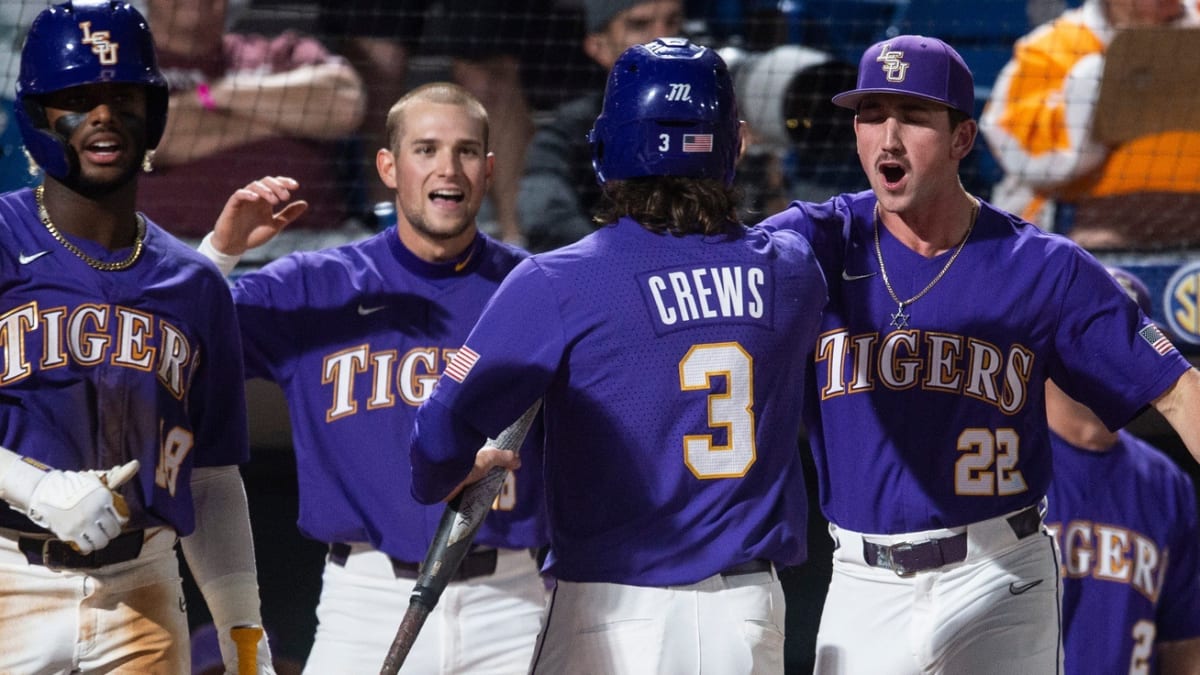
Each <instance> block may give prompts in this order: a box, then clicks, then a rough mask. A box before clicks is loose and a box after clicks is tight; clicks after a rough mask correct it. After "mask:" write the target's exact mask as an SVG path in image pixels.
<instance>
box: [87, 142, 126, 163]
mask: <svg viewBox="0 0 1200 675" xmlns="http://www.w3.org/2000/svg"><path fill="white" fill-rule="evenodd" d="M83 149H84V152H86V153H87V154H88V155H89V156H90V157H91V159H92V161H93V162H96V163H99V164H104V163H109V162H113V161H115V160H116V159H117V158H118V157H119V156H120V155H121V144H120V143H118V142H117V141H111V140H101V141H92V142H91V143H88V144H87V145H85V146H84V147H83Z"/></svg>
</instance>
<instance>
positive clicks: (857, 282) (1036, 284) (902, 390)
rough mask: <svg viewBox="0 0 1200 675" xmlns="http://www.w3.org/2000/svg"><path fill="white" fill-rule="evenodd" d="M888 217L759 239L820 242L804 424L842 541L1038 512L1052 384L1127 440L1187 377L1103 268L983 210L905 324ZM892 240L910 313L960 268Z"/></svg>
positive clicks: (842, 203)
mask: <svg viewBox="0 0 1200 675" xmlns="http://www.w3.org/2000/svg"><path fill="white" fill-rule="evenodd" d="M875 202H876V200H875V196H874V195H873V194H872V193H871V192H869V191H868V192H861V193H857V194H845V195H840V196H838V197H835V198H834V199H831V200H830V201H828V202H825V203H822V204H813V203H802V202H795V203H793V204H792V205H791V206H790V207H789V208H787V209H786V210H784V211H783V212H782V213H780V214H778V215H775V216H772V217H771V218H769V219H767V220H766V221H764V222H763V224H762V226H763V227H765V228H767V229H771V230H774V229H780V228H782V229H791V230H796V231H799V232H800V233H801V234H803V235H805V236H806V237H808V239H809V240H810V241H811V242H812V245H813V249H814V250H815V252H816V254H817V257H818V259H819V260H820V262H821V267H822V268H823V269H824V270H825V273H826V277H827V281H828V283H829V286H830V293H829V294H830V303H829V307H828V308H827V310H826V312H825V315H824V318H823V320H822V325H821V334H820V335H819V336H818V338H817V343H816V349H815V353H814V367H813V369H812V377H811V380H810V382H809V386H810V387H812V388H811V389H810V390H809V396H808V400H807V404H806V415H805V421H806V423H807V426H808V429H809V432H810V442H811V445H812V448H813V454H814V460H815V463H816V466H817V470H818V474H819V476H818V477H819V481H818V484H819V485H820V501H821V506H822V510H823V511H824V513H825V516H826V517H827V518H828V519H829V520H830V521H832V522H833V523H835V524H837V525H838V526H839V527H843V528H846V529H849V530H854V531H858V532H864V533H873V534H899V533H905V532H915V531H921V530H929V529H936V528H948V527H956V526H959V525H964V524H967V523H971V522H975V521H979V520H985V519H987V518H992V517H996V516H999V515H1002V514H1005V513H1008V512H1010V511H1016V510H1018V509H1020V508H1023V507H1026V506H1030V505H1032V504H1035V503H1037V502H1038V501H1039V500H1040V499H1041V498H1042V496H1043V495H1044V494H1045V492H1046V489H1047V486H1048V485H1049V482H1050V477H1051V474H1052V467H1051V461H1050V441H1049V437H1048V433H1049V432H1048V428H1047V426H1046V412H1045V405H1044V391H1043V384H1044V382H1045V380H1046V379H1047V378H1048V377H1052V378H1053V379H1054V381H1055V382H1057V383H1058V384H1059V385H1060V386H1061V387H1062V388H1063V390H1064V391H1066V392H1067V393H1068V394H1069V395H1070V396H1072V397H1073V398H1075V399H1076V400H1078V401H1081V402H1083V403H1085V404H1086V405H1088V406H1089V407H1091V408H1092V410H1094V411H1096V413H1097V414H1098V415H1099V416H1100V418H1101V419H1102V420H1104V421H1105V423H1106V424H1108V425H1109V427H1110V428H1114V429H1116V428H1119V427H1121V426H1124V425H1125V423H1126V422H1128V421H1129V420H1130V419H1131V418H1133V417H1134V416H1135V415H1136V414H1137V413H1138V412H1139V411H1140V410H1141V409H1142V408H1143V407H1144V406H1146V405H1147V404H1148V403H1149V402H1150V401H1152V400H1153V399H1154V398H1156V397H1157V396H1159V395H1160V394H1162V393H1163V392H1164V391H1166V389H1167V388H1168V387H1170V386H1171V385H1172V384H1173V383H1174V382H1175V381H1176V380H1177V379H1178V378H1179V377H1180V376H1181V375H1182V374H1183V373H1184V372H1185V371H1186V370H1187V369H1188V368H1189V367H1190V366H1189V364H1188V362H1187V360H1186V359H1184V358H1183V357H1182V356H1181V355H1180V354H1179V352H1178V351H1177V350H1175V349H1174V348H1173V347H1172V346H1171V345H1170V343H1169V342H1167V341H1166V340H1165V339H1163V340H1160V339H1159V338H1161V337H1162V336H1161V334H1159V333H1158V331H1157V329H1155V328H1154V327H1153V326H1152V325H1151V324H1150V322H1149V320H1148V319H1147V318H1146V317H1145V316H1144V315H1142V314H1141V312H1140V310H1139V309H1138V308H1137V306H1136V304H1135V303H1134V302H1133V301H1132V300H1130V299H1129V297H1128V296H1127V295H1125V293H1124V291H1122V290H1121V288H1120V287H1119V286H1118V285H1117V284H1116V282H1115V281H1114V280H1113V279H1112V278H1111V277H1110V276H1109V274H1108V272H1107V271H1105V269H1104V267H1103V266H1102V265H1100V263H1098V262H1097V261H1096V260H1095V259H1094V258H1093V257H1092V256H1090V255H1089V254H1088V253H1086V252H1085V251H1084V250H1083V249H1081V248H1079V247H1078V246H1076V245H1075V244H1073V243H1072V242H1070V241H1069V240H1067V239H1066V238H1064V237H1061V236H1057V235H1052V234H1047V233H1045V232H1043V231H1041V230H1039V229H1038V228H1037V227H1036V226H1034V225H1031V224H1029V223H1027V222H1025V221H1022V220H1020V219H1019V218H1017V217H1016V216H1012V215H1010V214H1007V213H1005V212H1003V211H1000V210H998V209H996V208H994V207H993V206H991V205H990V204H987V203H983V204H982V205H981V209H980V213H979V216H978V221H977V222H976V225H975V228H974V231H973V232H972V233H971V236H970V239H969V240H968V241H967V243H966V245H965V246H964V247H963V249H962V252H961V254H960V255H959V257H958V259H957V260H956V261H955V262H954V264H953V265H951V266H950V267H949V268H948V269H947V270H946V272H945V276H944V277H943V278H942V279H941V280H940V281H938V282H937V283H935V284H933V286H932V287H931V288H929V289H928V292H927V293H926V294H924V295H922V296H921V297H920V298H919V299H917V300H916V301H915V302H912V303H911V305H909V306H907V307H906V308H905V309H904V312H903V313H904V314H906V315H907V317H906V318H907V322H905V321H903V320H897V319H899V318H902V317H897V313H898V312H897V303H896V301H895V300H893V299H892V297H891V296H890V294H889V293H888V291H887V288H886V287H885V284H884V279H883V276H882V275H881V274H880V266H879V256H878V255H877V253H876V249H875V239H874V229H875V218H874V216H873V214H874V207H875ZM879 230H880V232H879V241H880V250H881V253H882V258H883V261H884V265H885V267H886V270H887V274H888V278H889V280H890V282H891V285H892V288H893V289H894V290H895V293H896V295H897V296H899V298H901V299H908V298H912V297H913V296H915V295H918V294H919V293H921V292H922V290H923V289H925V288H926V286H928V285H929V283H930V282H931V281H932V280H933V279H934V278H935V277H937V275H938V273H939V272H940V271H942V269H943V268H944V267H945V266H946V263H947V260H948V259H949V256H951V255H953V251H948V252H946V253H944V254H942V255H940V256H937V257H935V258H932V259H926V258H924V257H922V256H920V255H919V254H917V253H915V252H914V251H912V250H911V249H909V248H907V247H906V246H904V245H903V244H902V243H900V242H899V241H897V240H896V238H895V237H893V236H892V235H891V234H890V233H889V232H888V231H887V228H884V227H880V228H879ZM896 324H898V325H896Z"/></svg>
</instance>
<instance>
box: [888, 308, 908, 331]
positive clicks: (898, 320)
mask: <svg viewBox="0 0 1200 675" xmlns="http://www.w3.org/2000/svg"><path fill="white" fill-rule="evenodd" d="M908 317H909V315H908V314H905V313H904V303H903V302H901V303H900V304H898V305H897V306H896V313H895V314H893V315H892V326H893V327H894V328H900V329H904V328H908Z"/></svg>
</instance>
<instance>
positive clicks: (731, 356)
mask: <svg viewBox="0 0 1200 675" xmlns="http://www.w3.org/2000/svg"><path fill="white" fill-rule="evenodd" d="M718 378H719V379H722V380H724V384H725V391H724V392H723V393H716V392H715V391H714V393H710V394H709V395H708V426H709V427H710V428H713V429H724V430H725V434H726V435H725V438H726V440H725V444H724V445H717V444H716V441H715V439H714V438H713V435H712V434H695V435H688V436H684V437H683V456H684V462H685V463H686V464H687V466H688V468H689V469H691V471H692V474H694V475H695V476H696V477H697V478H701V479H707V478H739V477H741V476H744V475H746V471H747V470H749V469H750V465H752V464H754V460H755V457H756V456H757V454H758V449H757V448H756V447H755V442H754V358H753V357H751V356H750V354H748V353H747V352H746V350H745V349H742V346H741V345H739V344H738V343H736V342H717V343H712V344H701V345H695V346H693V347H692V348H691V349H689V350H688V353H687V354H685V355H684V357H683V359H682V360H680V361H679V388H680V389H682V390H683V391H698V390H704V391H713V390H714V389H715V387H714V386H713V385H714V382H713V380H715V379H718Z"/></svg>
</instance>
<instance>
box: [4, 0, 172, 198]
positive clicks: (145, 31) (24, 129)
mask: <svg viewBox="0 0 1200 675" xmlns="http://www.w3.org/2000/svg"><path fill="white" fill-rule="evenodd" d="M106 82H120V83H129V84H141V85H145V87H146V147H147V149H153V148H155V147H157V146H158V142H159V140H160V139H161V138H162V135H163V130H164V129H165V128H166V125H167V81H166V80H165V79H164V78H163V75H162V72H160V71H159V69H158V58H157V56H156V55H155V51H154V37H153V36H152V35H151V34H150V26H148V25H147V24H146V19H145V17H143V16H142V15H141V14H140V13H139V12H138V11H137V10H136V9H134V8H133V6H131V5H130V4H129V3H127V2H123V1H121V0H102V1H97V0H75V1H74V2H64V3H61V4H58V5H54V6H51V7H47V8H46V9H44V10H42V12H41V13H40V14H38V15H37V18H35V19H34V20H33V24H32V25H30V27H29V33H28V35H26V37H25V44H24V45H23V46H22V48H21V76H20V79H19V80H18V81H17V101H16V105H15V106H13V108H14V111H13V112H14V116H15V117H16V120H17V128H18V129H19V130H20V132H21V139H22V140H23V141H24V143H25V149H26V150H28V151H29V154H30V156H32V157H33V159H34V161H36V162H37V164H38V166H40V167H42V170H43V171H45V172H46V173H47V174H49V175H51V176H54V177H55V178H59V179H62V178H65V177H67V176H68V175H69V174H70V172H71V169H72V166H73V164H74V162H73V159H72V156H71V151H70V147H69V146H68V145H67V144H66V142H65V141H64V140H63V138H62V137H60V136H59V135H58V134H56V133H54V131H53V130H52V129H49V128H48V124H47V121H46V111H45V109H44V108H43V107H42V104H41V103H40V102H38V100H37V97H38V96H41V95H44V94H51V93H54V92H56V91H62V90H63V89H69V88H71V87H77V86H80V85H86V84H101V83H106Z"/></svg>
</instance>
